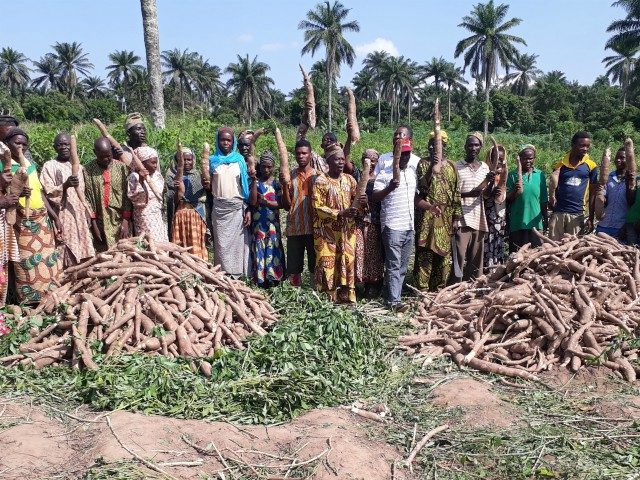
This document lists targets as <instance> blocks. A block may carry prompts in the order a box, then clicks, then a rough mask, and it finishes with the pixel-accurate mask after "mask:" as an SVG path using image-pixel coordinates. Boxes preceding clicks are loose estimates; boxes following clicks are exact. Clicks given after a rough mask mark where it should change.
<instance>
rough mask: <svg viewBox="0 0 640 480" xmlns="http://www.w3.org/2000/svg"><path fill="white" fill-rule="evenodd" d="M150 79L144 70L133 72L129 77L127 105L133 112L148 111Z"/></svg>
mask: <svg viewBox="0 0 640 480" xmlns="http://www.w3.org/2000/svg"><path fill="white" fill-rule="evenodd" d="M150 84H151V79H150V78H149V73H148V72H147V69H146V68H141V69H140V70H134V71H133V72H132V73H131V76H130V77H129V105H130V106H131V107H132V109H133V110H148V109H149V108H150V105H149V104H150V101H151V97H150V96H149V85H150Z"/></svg>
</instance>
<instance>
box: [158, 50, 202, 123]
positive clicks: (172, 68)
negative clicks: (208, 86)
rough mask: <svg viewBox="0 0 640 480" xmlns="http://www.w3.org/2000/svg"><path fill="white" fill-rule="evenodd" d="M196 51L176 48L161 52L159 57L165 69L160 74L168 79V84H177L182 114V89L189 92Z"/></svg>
mask: <svg viewBox="0 0 640 480" xmlns="http://www.w3.org/2000/svg"><path fill="white" fill-rule="evenodd" d="M197 55H198V54H197V53H195V52H190V51H189V49H184V50H183V51H180V50H179V49H177V48H174V49H173V50H168V51H165V52H162V54H161V55H160V58H161V59H162V65H163V67H164V68H166V70H165V71H164V72H162V75H163V76H164V77H165V78H167V79H168V80H169V82H168V83H169V85H174V86H177V87H178V88H179V89H180V103H181V104H182V115H183V116H184V91H185V90H187V91H188V92H191V84H192V82H193V75H194V73H195V67H196V57H197Z"/></svg>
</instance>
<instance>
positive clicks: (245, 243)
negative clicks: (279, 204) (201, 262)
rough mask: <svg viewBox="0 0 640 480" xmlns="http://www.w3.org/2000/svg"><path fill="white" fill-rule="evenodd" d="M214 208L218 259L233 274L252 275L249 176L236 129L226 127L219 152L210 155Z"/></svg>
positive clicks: (219, 140) (219, 135)
mask: <svg viewBox="0 0 640 480" xmlns="http://www.w3.org/2000/svg"><path fill="white" fill-rule="evenodd" d="M209 170H210V171H211V193H212V196H213V209H212V214H211V217H212V218H211V223H212V227H213V232H212V234H213V239H214V262H215V264H216V265H220V267H221V268H222V269H223V270H224V271H225V272H227V273H228V274H229V275H231V276H233V277H248V276H249V275H250V273H251V272H250V262H249V259H250V256H249V253H250V250H251V248H250V247H251V236H250V232H249V229H248V228H247V227H248V226H249V224H250V223H251V212H250V211H249V209H248V204H247V202H248V201H249V175H248V173H247V164H246V163H245V160H244V157H243V156H242V155H241V154H240V152H238V149H237V145H236V138H235V135H234V134H233V130H232V129H231V128H228V127H223V128H220V129H219V130H218V133H217V135H216V153H214V154H213V155H211V157H209Z"/></svg>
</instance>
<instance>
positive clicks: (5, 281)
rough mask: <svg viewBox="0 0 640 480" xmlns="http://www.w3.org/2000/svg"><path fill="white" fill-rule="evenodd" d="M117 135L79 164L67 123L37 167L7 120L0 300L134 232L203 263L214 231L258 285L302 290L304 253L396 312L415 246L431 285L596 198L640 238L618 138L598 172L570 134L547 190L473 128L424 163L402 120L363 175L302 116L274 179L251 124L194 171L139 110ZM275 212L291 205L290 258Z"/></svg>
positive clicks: (557, 223)
mask: <svg viewBox="0 0 640 480" xmlns="http://www.w3.org/2000/svg"><path fill="white" fill-rule="evenodd" d="M124 130H125V133H126V137H127V141H126V143H125V144H123V145H120V144H118V143H117V142H115V141H114V140H113V138H111V137H108V136H107V137H104V136H101V137H99V138H97V139H96V140H95V143H94V147H93V152H94V156H95V158H94V159H93V160H92V161H91V162H89V163H88V164H86V165H85V166H84V167H80V169H79V170H76V171H78V173H77V174H74V169H73V168H72V157H73V155H72V150H73V148H72V146H73V145H72V143H73V142H72V140H73V139H72V138H71V136H70V135H69V134H67V133H60V134H58V135H57V136H56V137H55V139H54V140H53V148H54V150H55V152H56V157H55V158H54V159H52V160H49V161H47V162H45V163H44V165H42V168H41V169H40V172H38V170H37V167H36V164H35V163H34V161H33V160H32V159H31V155H30V153H29V135H28V134H27V132H25V131H24V130H22V129H20V128H19V124H18V121H17V120H16V119H15V118H13V117H9V116H3V117H0V141H2V142H3V144H2V145H3V147H2V148H3V152H5V150H4V145H6V147H7V148H8V151H6V152H7V153H6V154H7V157H5V158H8V155H9V152H10V156H11V162H10V165H11V166H10V167H9V166H8V162H3V164H4V165H5V168H4V169H3V172H2V175H0V246H1V249H0V253H1V255H2V257H1V258H0V268H1V269H2V272H1V274H0V302H2V303H4V302H5V301H6V299H7V293H8V291H10V292H11V293H10V295H12V300H13V301H17V302H25V303H37V302H38V301H39V300H40V299H41V298H42V296H43V295H44V294H46V292H47V291H49V290H51V289H52V288H54V287H55V286H56V284H57V281H58V280H59V277H60V275H61V273H62V271H63V269H65V268H70V267H73V266H74V265H77V264H79V263H81V262H83V261H84V260H86V259H88V258H90V257H93V256H94V255H96V252H102V251H105V250H107V249H108V248H109V247H111V246H113V245H115V244H116V243H117V242H118V240H119V239H122V238H126V237H129V236H131V235H136V236H138V235H146V236H147V238H148V239H150V240H151V241H158V242H166V241H172V242H174V243H176V244H178V245H181V246H184V247H189V248H190V251H191V253H193V254H194V255H198V256H200V257H202V258H203V259H208V258H209V251H208V249H207V246H208V244H209V242H212V243H213V263H215V264H218V265H220V266H221V268H222V269H223V270H224V271H225V272H227V274H229V275H232V276H234V277H238V278H241V277H243V278H252V279H253V280H254V281H255V282H256V283H257V284H258V285H260V286H264V287H268V286H272V285H276V284H278V283H279V282H281V281H283V280H285V279H288V281H290V282H291V284H293V285H295V286H300V285H301V283H302V278H301V274H302V273H303V269H304V257H305V253H306V255H307V265H308V270H309V272H310V274H311V275H312V279H313V280H312V282H313V284H314V286H315V288H316V289H317V290H318V291H321V292H325V293H326V294H327V295H328V296H329V297H330V298H331V299H332V300H333V301H335V302H339V303H352V302H355V300H356V289H355V287H356V284H358V283H360V284H363V285H364V287H365V295H366V296H367V297H369V298H373V297H376V296H378V295H380V294H382V296H383V299H384V302H385V304H386V305H387V306H388V307H389V308H391V309H395V310H399V311H403V310H404V309H405V308H406V306H405V305H403V304H402V303H401V292H402V288H403V284H404V281H405V276H406V274H407V270H408V267H409V259H410V256H411V253H412V251H413V250H414V249H415V262H414V284H415V286H416V287H417V288H419V289H424V290H426V289H428V290H437V289H439V288H441V287H443V286H445V285H447V284H448V283H453V282H457V281H462V280H468V279H472V278H475V277H478V276H479V275H481V274H482V273H483V272H486V271H490V270H491V269H492V268H495V267H496V266H497V265H500V264H502V263H504V261H505V259H506V255H507V253H508V252H514V251H517V250H518V249H519V248H521V247H522V246H523V245H525V244H532V245H533V246H536V245H539V244H540V237H539V235H538V232H542V231H543V230H544V229H547V228H548V232H549V235H550V237H551V238H552V239H561V238H562V237H563V235H564V234H565V233H568V234H580V233H584V232H588V231H590V230H591V229H592V228H593V224H594V220H595V218H594V215H595V212H596V211H597V210H598V208H596V204H599V205H601V206H602V208H601V209H600V210H601V211H600V212H599V214H598V217H600V218H599V220H600V221H599V223H598V226H597V229H598V230H599V231H602V232H604V233H606V234H609V235H611V236H614V237H617V238H619V239H621V240H626V241H627V242H629V243H637V242H638V238H639V236H638V226H639V224H640V202H636V201H635V200H636V188H635V187H636V179H635V175H634V174H633V173H629V172H631V171H632V169H629V171H627V168H626V163H625V150H624V148H621V149H620V150H619V151H618V152H617V153H616V156H615V169H614V171H612V172H611V173H610V175H609V178H608V179H607V181H606V182H598V178H597V175H598V173H597V166H596V164H595V163H594V162H593V160H592V159H591V158H590V157H589V153H588V152H589V147H590V143H591V140H590V137H589V135H588V134H587V133H585V132H578V133H576V134H575V135H574V137H573V139H572V147H571V150H570V152H569V153H567V154H566V155H565V157H564V158H563V159H562V160H561V161H560V162H559V163H558V164H557V165H556V166H554V174H553V175H552V180H551V185H550V187H549V188H548V186H547V180H546V178H545V175H544V173H543V172H542V171H541V170H539V169H538V168H536V167H535V160H536V148H535V146H533V145H524V146H522V147H521V149H520V151H519V152H518V161H519V162H520V165H521V169H518V171H515V170H512V171H511V172H509V173H508V174H507V171H506V167H505V165H506V151H505V149H504V148H503V147H502V146H500V145H497V144H494V145H493V146H491V148H489V149H488V150H489V151H488V152H487V156H486V161H482V160H481V159H480V152H481V150H482V149H483V146H484V139H483V136H482V135H481V134H480V133H477V132H474V133H471V134H469V135H468V136H467V137H466V141H465V145H464V148H465V158H464V159H462V160H460V161H458V162H452V161H450V160H448V159H446V156H445V155H446V146H447V143H448V137H447V134H446V132H444V131H441V132H440V134H439V137H438V138H439V140H440V141H441V145H442V147H443V148H442V150H440V149H439V148H436V147H437V146H438V147H439V144H438V145H436V143H437V142H436V135H435V134H434V133H433V132H432V133H431V135H430V138H429V139H428V151H429V155H428V156H427V157H426V158H422V159H420V158H419V157H418V156H416V155H415V154H414V153H413V150H414V144H413V133H412V130H411V128H409V127H399V128H398V129H397V130H396V131H395V134H394V136H393V138H392V139H389V140H390V142H389V143H390V152H388V153H384V154H379V153H378V152H376V151H375V150H372V149H367V150H366V151H365V152H364V153H363V155H362V165H365V168H368V169H369V170H368V172H361V171H360V170H359V168H358V166H356V165H355V164H354V163H353V162H352V161H351V159H350V158H349V157H350V150H351V139H350V136H348V137H347V140H346V144H345V145H344V146H343V145H342V144H341V143H339V141H338V139H337V137H336V135H335V134H333V133H327V134H325V135H324V136H323V139H322V143H321V145H320V148H321V149H322V154H321V155H320V154H318V153H316V152H315V151H313V149H312V145H311V144H310V143H309V141H308V140H307V139H306V138H305V134H306V126H305V125H304V124H303V125H302V126H301V127H300V128H299V129H298V139H297V142H296V144H295V148H294V153H295V160H296V163H297V165H296V166H295V167H294V168H292V169H291V170H290V171H288V172H285V171H280V175H279V176H278V179H275V178H274V171H275V170H276V166H277V162H276V161H275V159H274V155H273V154H272V153H271V152H269V151H266V152H264V153H262V154H261V155H259V158H257V159H254V152H255V143H256V138H257V135H255V134H254V132H251V131H243V132H241V133H240V134H239V135H236V133H234V131H233V130H232V129H230V128H226V127H225V128H220V129H219V130H218V131H217V133H216V138H215V150H214V151H213V153H212V155H211V156H210V157H209V158H208V161H207V162H205V166H204V167H205V168H202V169H197V168H195V164H196V158H195V155H194V152H193V151H192V150H190V149H189V148H186V147H181V148H180V151H177V152H176V154H175V156H174V159H173V162H172V165H171V166H170V168H169V169H168V171H167V172H166V175H165V176H163V175H162V173H161V171H160V168H159V166H160V162H159V155H158V152H157V151H156V150H155V149H154V148H152V147H151V146H149V145H147V144H146V138H147V137H146V133H147V132H146V129H145V125H144V122H143V119H142V117H141V115H140V114H137V113H133V114H130V115H128V116H127V119H126V122H125V125H124ZM440 151H442V152H443V154H442V155H440V154H439V152H440ZM439 156H442V158H439ZM394 157H395V160H394ZM398 158H399V165H398ZM254 160H257V161H254ZM398 167H399V174H398ZM25 170H26V172H25ZM633 171H635V170H633ZM25 173H26V176H25V177H26V182H25V185H24V188H22V189H21V190H20V191H14V190H16V188H15V185H16V182H15V181H14V176H16V175H20V174H22V175H24V174H25ZM365 173H368V175H363V174H365ZM361 177H362V178H361ZM12 187H13V188H12ZM548 192H549V194H548ZM598 202H599V203H598ZM548 206H549V207H550V208H551V209H552V214H551V215H550V216H548V212H547V207H548ZM280 209H284V210H286V211H287V215H286V228H285V231H284V235H285V236H286V246H287V249H286V254H285V249H284V247H283V237H282V232H281V227H280ZM547 224H548V225H547Z"/></svg>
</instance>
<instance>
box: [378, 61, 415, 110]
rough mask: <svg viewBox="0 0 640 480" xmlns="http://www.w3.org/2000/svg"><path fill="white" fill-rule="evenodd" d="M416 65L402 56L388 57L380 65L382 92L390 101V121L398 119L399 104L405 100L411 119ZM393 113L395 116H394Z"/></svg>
mask: <svg viewBox="0 0 640 480" xmlns="http://www.w3.org/2000/svg"><path fill="white" fill-rule="evenodd" d="M417 73H418V65H417V64H416V63H415V62H413V61H411V60H410V59H408V58H404V56H400V57H389V61H388V62H386V63H385V64H384V65H383V66H382V71H381V72H380V77H381V79H382V94H383V95H384V97H385V98H386V99H387V100H388V101H389V102H390V103H391V121H392V122H393V121H394V118H395V121H396V122H397V121H399V120H400V104H401V103H402V102H403V101H406V102H407V112H408V114H409V121H411V105H412V104H413V98H414V95H415V86H416V83H417V82H416V76H417ZM394 115H395V117H394Z"/></svg>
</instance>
